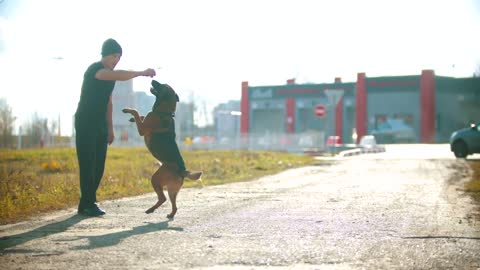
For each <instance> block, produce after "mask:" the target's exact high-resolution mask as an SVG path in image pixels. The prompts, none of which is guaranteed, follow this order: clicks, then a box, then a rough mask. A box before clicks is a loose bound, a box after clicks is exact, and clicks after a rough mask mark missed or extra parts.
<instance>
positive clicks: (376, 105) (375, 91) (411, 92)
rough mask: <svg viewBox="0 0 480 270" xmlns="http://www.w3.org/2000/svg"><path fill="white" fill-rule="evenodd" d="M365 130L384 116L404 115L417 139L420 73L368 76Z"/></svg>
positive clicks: (416, 140) (400, 116)
mask: <svg viewBox="0 0 480 270" xmlns="http://www.w3.org/2000/svg"><path fill="white" fill-rule="evenodd" d="M366 83H367V121H368V122H367V133H368V134H371V133H372V131H373V130H375V129H377V128H378V127H379V125H380V122H382V121H383V120H385V119H403V120H404V122H405V124H407V125H408V126H411V127H412V128H413V129H414V131H415V140H414V142H418V141H419V139H420V77H419V76H405V77H382V78H367V82H366Z"/></svg>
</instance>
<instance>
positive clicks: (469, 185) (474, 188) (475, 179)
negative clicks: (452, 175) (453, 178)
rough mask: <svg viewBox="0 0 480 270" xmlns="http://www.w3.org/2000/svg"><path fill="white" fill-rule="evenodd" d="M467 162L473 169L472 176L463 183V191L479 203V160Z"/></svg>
mask: <svg viewBox="0 0 480 270" xmlns="http://www.w3.org/2000/svg"><path fill="white" fill-rule="evenodd" d="M468 164H469V165H470V168H472V170H473V175H472V178H471V179H470V180H469V181H468V182H466V183H465V191H466V192H468V193H469V194H470V195H471V196H472V197H473V199H475V200H476V201H477V202H479V203H480V162H478V161H473V162H469V163H468Z"/></svg>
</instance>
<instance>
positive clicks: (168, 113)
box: [155, 111, 175, 117]
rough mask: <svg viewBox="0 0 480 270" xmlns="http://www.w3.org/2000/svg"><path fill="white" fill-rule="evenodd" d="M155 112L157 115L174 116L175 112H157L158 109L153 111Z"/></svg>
mask: <svg viewBox="0 0 480 270" xmlns="http://www.w3.org/2000/svg"><path fill="white" fill-rule="evenodd" d="M155 113H156V114H158V115H163V116H171V117H175V113H174V112H159V111H155Z"/></svg>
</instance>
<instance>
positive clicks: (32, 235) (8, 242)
mask: <svg viewBox="0 0 480 270" xmlns="http://www.w3.org/2000/svg"><path fill="white" fill-rule="evenodd" d="M85 218H86V217H84V216H80V215H74V216H71V217H69V218H67V219H65V220H62V221H58V222H54V223H50V224H46V225H44V226H41V227H38V228H36V229H33V230H31V231H28V232H24V233H19V234H16V235H9V236H4V237H1V238H0V252H1V253H9V252H19V251H18V250H16V251H6V250H5V249H7V248H11V247H15V246H18V245H21V244H24V243H26V242H28V241H31V240H34V239H38V238H42V237H47V236H49V235H52V234H57V233H62V232H65V231H66V230H67V229H68V228H69V227H71V226H73V225H75V224H77V223H79V222H80V221H82V220H84V219H85ZM25 252H27V253H28V252H29V251H28V250H27V251H25Z"/></svg>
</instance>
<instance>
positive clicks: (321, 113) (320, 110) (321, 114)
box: [314, 104, 327, 118]
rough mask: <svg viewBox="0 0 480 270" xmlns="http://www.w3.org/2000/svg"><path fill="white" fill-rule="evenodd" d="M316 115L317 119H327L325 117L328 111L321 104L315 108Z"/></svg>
mask: <svg viewBox="0 0 480 270" xmlns="http://www.w3.org/2000/svg"><path fill="white" fill-rule="evenodd" d="M314 113H315V116H316V117H320V118H322V117H325V115H326V114H327V109H326V108H325V107H324V106H323V105H320V104H319V105H317V106H315V109H314Z"/></svg>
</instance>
